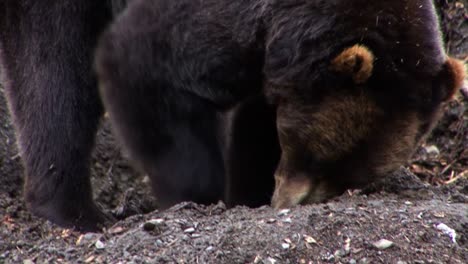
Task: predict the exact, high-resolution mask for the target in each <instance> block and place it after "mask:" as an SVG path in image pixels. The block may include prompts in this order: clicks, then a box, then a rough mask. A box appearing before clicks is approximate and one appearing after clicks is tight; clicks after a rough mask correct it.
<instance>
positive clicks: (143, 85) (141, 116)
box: [96, 0, 463, 207]
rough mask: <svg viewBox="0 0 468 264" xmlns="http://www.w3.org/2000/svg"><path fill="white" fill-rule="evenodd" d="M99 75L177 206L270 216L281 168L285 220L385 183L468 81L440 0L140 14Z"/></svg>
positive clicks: (123, 23) (144, 159) (210, 2)
mask: <svg viewBox="0 0 468 264" xmlns="http://www.w3.org/2000/svg"><path fill="white" fill-rule="evenodd" d="M96 66H97V71H98V77H99V81H100V87H101V95H102V98H103V102H104V105H105V107H106V109H107V110H108V111H109V114H110V118H111V121H112V123H113V125H114V128H115V131H116V134H117V136H118V137H119V139H120V140H121V141H122V142H123V144H124V146H125V148H126V149H127V151H128V152H129V153H130V156H131V157H132V159H133V160H134V161H135V163H136V164H137V166H138V167H140V168H141V169H142V170H143V171H145V172H146V173H148V174H149V175H150V177H151V178H152V182H153V187H154V190H155V192H156V195H157V196H158V197H159V198H160V201H161V203H162V204H163V206H168V205H171V204H174V203H176V202H180V201H183V200H194V201H197V202H203V203H209V202H215V201H216V199H220V198H222V197H223V196H224V199H225V200H226V201H227V202H228V204H229V205H235V204H238V203H243V204H245V203H247V204H248V203H249V201H250V202H251V201H252V200H255V204H261V203H262V202H263V203H264V202H265V201H266V200H267V199H269V198H270V197H271V192H272V184H273V181H272V175H271V174H272V171H273V168H274V167H275V166H276V167H277V168H276V172H275V173H274V174H275V180H276V189H275V192H274V195H273V199H272V204H273V206H274V207H285V206H292V205H295V204H299V203H307V202H316V201H322V200H324V199H327V198H328V197H331V196H333V195H336V194H339V193H340V192H342V191H343V190H345V189H346V188H349V187H353V186H358V185H361V184H364V183H366V182H369V181H370V180H372V179H374V178H375V177H382V176H384V175H385V174H387V173H388V172H390V171H392V170H394V169H395V168H396V167H397V166H398V165H400V164H402V163H403V162H404V161H405V160H406V159H407V158H408V157H409V155H411V153H412V151H413V150H414V148H415V147H416V144H417V142H419V140H421V138H422V137H423V135H425V134H426V133H427V132H428V131H429V130H430V128H431V127H432V125H433V124H434V122H435V120H436V119H437V116H438V113H439V111H440V106H441V104H442V103H443V102H445V101H447V100H449V99H450V97H451V96H452V95H453V94H454V92H455V91H456V88H457V87H458V86H459V85H460V79H461V78H462V76H463V70H461V69H462V67H461V65H460V64H459V63H458V62H456V61H455V60H453V59H450V58H448V57H447V56H446V55H445V53H444V50H443V48H442V42H441V39H440V32H439V29H438V22H437V17H436V15H435V11H434V7H433V3H432V2H431V1H430V0H406V1H374V2H369V1H364V0H352V1H350V0H327V1H323V0H292V1H281V0H258V1H251V0H240V1H227V0H226V1H224V0H222V1H219V0H203V1H201V0H195V1H193V0H179V1H171V0H159V1H150V0H141V1H135V2H133V3H131V4H130V5H129V8H128V9H127V10H126V11H125V12H124V13H123V15H122V16H120V17H119V18H118V19H117V20H116V21H115V23H114V24H113V25H112V26H111V27H110V29H109V30H108V31H107V32H105V33H104V34H103V37H102V39H101V42H100V44H99V47H98V50H97V59H96ZM262 97H264V98H266V100H267V101H268V102H269V103H271V104H270V106H267V105H266V104H264V101H265V99H262ZM238 108H240V109H238ZM230 109H237V110H238V111H237V113H239V112H240V114H238V115H236V114H235V115H234V121H235V122H234V125H231V126H230V127H229V129H227V131H228V133H226V127H225V123H224V122H223V120H224V119H223V118H222V116H223V115H224V113H225V112H226V111H228V110H230ZM262 109H263V110H262ZM262 111H263V112H262ZM220 116H221V118H220ZM255 120H257V121H256V122H255ZM274 124H276V129H277V131H276V130H275V129H274V127H275V126H274ZM220 128H221V129H220ZM223 129H224V130H223ZM220 130H221V132H220ZM276 133H278V135H277V136H278V140H279V146H280V148H278V147H277V144H278V142H277V141H275V140H274V139H275V136H276ZM262 135H263V137H262ZM224 137H227V138H228V140H226V139H225V138H224ZM220 138H221V139H222V140H220ZM220 142H222V143H220ZM262 149H264V151H262ZM279 157H280V160H279V163H277V162H278V158H279ZM257 166H258V167H257ZM259 168H260V169H259ZM252 171H253V172H252ZM223 186H225V188H224V189H223V188H222V187H223Z"/></svg>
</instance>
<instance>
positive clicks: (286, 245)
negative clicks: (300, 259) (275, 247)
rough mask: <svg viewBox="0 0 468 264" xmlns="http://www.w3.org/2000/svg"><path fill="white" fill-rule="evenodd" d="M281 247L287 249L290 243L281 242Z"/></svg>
mask: <svg viewBox="0 0 468 264" xmlns="http://www.w3.org/2000/svg"><path fill="white" fill-rule="evenodd" d="M281 247H282V248H283V249H289V247H290V245H289V244H288V243H282V244H281Z"/></svg>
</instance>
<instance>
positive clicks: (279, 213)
mask: <svg viewBox="0 0 468 264" xmlns="http://www.w3.org/2000/svg"><path fill="white" fill-rule="evenodd" d="M290 211H291V210H290V209H283V210H281V211H279V212H278V216H283V215H287V214H289V212H290Z"/></svg>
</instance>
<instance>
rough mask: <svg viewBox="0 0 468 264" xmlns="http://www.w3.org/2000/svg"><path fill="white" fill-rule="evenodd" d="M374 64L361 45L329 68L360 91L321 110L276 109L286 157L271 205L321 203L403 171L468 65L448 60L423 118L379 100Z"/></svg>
mask: <svg viewBox="0 0 468 264" xmlns="http://www.w3.org/2000/svg"><path fill="white" fill-rule="evenodd" d="M372 62H373V55H372V52H371V51H370V50H369V49H367V48H365V47H363V46H360V45H354V46H353V47H351V48H348V49H345V51H343V52H342V53H341V54H340V55H338V56H337V57H335V58H334V59H333V60H332V63H331V67H330V70H332V71H337V72H340V73H346V74H351V75H352V78H353V84H352V85H353V86H354V87H355V89H348V88H347V89H343V90H339V92H331V93H329V94H327V95H325V96H324V97H323V98H321V99H320V100H318V101H317V103H316V104H315V105H307V106H301V107H298V106H297V105H294V104H291V103H289V105H288V106H285V105H282V106H281V107H280V108H279V109H278V119H277V122H278V132H279V138H280V142H281V147H282V150H283V152H282V156H281V160H280V164H279V165H278V168H277V171H276V173H275V180H276V186H275V191H274V194H273V197H272V206H273V207H275V208H285V207H291V206H294V205H297V204H306V203H316V202H323V201H325V200H327V199H329V198H330V197H333V196H335V195H338V194H339V193H341V192H343V191H344V190H345V189H346V188H354V187H361V186H362V184H364V183H368V182H371V181H373V180H374V179H375V178H378V177H381V176H384V175H387V174H388V173H390V172H392V171H394V170H395V169H397V168H398V167H399V166H401V165H402V164H404V163H405V162H406V161H407V160H408V158H410V156H411V155H412V153H413V151H414V150H415V148H416V146H417V145H418V143H419V142H420V141H421V139H422V138H424V135H426V134H427V133H428V132H429V131H430V130H431V129H432V127H433V124H435V122H436V120H438V118H439V114H440V111H441V110H440V109H441V107H440V106H441V103H443V102H444V101H447V100H449V99H450V98H451V97H452V96H453V94H454V93H455V92H456V91H457V90H458V88H459V87H460V86H461V85H462V83H463V80H464V78H465V68H464V65H463V64H462V63H461V62H460V61H458V60H455V59H453V58H448V59H447V61H446V62H445V63H444V64H443V65H442V67H441V70H440V72H439V74H438V75H437V77H435V79H434V82H435V83H436V84H437V83H438V82H439V83H440V85H441V86H440V87H435V89H436V90H433V91H432V92H433V93H435V94H438V93H440V95H441V96H440V97H438V96H435V98H436V99H433V100H436V101H435V102H436V104H434V105H432V106H431V107H432V111H431V112H429V113H426V112H419V113H418V112H417V111H414V110H412V109H413V108H408V106H404V105H400V104H399V102H398V101H389V102H392V103H391V104H390V105H388V104H387V102H385V103H384V104H382V98H383V99H384V100H395V98H391V97H388V98H387V96H384V97H381V98H380V99H378V98H376V97H374V95H373V94H372V92H371V90H370V89H369V88H368V87H372V88H373V86H371V85H372V84H368V83H366V82H367V81H368V79H369V78H370V76H371V74H372V69H373V64H372ZM362 85H365V87H362ZM426 87H430V86H426ZM397 88H398V87H397ZM359 89H360V90H359ZM397 100H398V99H397ZM411 107H414V106H411ZM305 157H308V158H307V159H306V158H305Z"/></svg>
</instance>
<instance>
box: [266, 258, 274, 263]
mask: <svg viewBox="0 0 468 264" xmlns="http://www.w3.org/2000/svg"><path fill="white" fill-rule="evenodd" d="M263 263H264V264H275V263H276V259H274V258H267V259H265V260H264V261H263Z"/></svg>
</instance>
